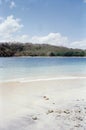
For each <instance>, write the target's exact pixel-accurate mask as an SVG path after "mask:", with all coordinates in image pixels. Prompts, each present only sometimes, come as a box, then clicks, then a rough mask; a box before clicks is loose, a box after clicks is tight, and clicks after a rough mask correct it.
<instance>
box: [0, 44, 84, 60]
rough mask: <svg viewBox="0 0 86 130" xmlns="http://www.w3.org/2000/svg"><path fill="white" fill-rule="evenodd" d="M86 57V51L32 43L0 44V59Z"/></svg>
mask: <svg viewBox="0 0 86 130" xmlns="http://www.w3.org/2000/svg"><path fill="white" fill-rule="evenodd" d="M12 56H86V50H81V49H72V48H67V47H62V46H52V45H48V44H32V43H25V44H23V43H0V57H12Z"/></svg>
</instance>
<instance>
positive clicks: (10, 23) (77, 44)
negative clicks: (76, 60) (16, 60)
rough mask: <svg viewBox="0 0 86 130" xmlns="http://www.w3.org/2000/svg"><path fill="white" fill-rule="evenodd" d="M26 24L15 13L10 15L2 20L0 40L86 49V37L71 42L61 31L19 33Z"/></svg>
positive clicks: (0, 23)
mask: <svg viewBox="0 0 86 130" xmlns="http://www.w3.org/2000/svg"><path fill="white" fill-rule="evenodd" d="M23 26H24V25H23V24H21V22H20V19H17V18H14V16H13V15H11V16H8V17H7V18H6V19H4V20H2V21H1V22H0V42H12V41H15V42H17V41H18V42H23V43H25V42H32V43H40V44H42V43H46V44H51V45H56V46H65V47H69V48H80V49H86V39H83V40H81V41H74V42H70V41H69V40H68V37H67V36H63V35H62V34H61V33H53V32H51V33H49V34H47V35H45V36H32V37H30V36H29V35H28V34H23V35H19V34H18V32H19V31H21V28H22V27H23Z"/></svg>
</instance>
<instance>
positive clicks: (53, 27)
mask: <svg viewBox="0 0 86 130" xmlns="http://www.w3.org/2000/svg"><path fill="white" fill-rule="evenodd" d="M9 41H10V42H11V41H14V42H23V43H25V42H32V43H40V44H42V43H47V44H51V45H57V46H66V47H72V48H81V49H86V0H0V42H9Z"/></svg>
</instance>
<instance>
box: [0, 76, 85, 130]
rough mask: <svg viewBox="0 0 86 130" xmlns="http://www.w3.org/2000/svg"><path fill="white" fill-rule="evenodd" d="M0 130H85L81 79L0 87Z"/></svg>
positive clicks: (1, 84) (83, 95)
mask: <svg viewBox="0 0 86 130" xmlns="http://www.w3.org/2000/svg"><path fill="white" fill-rule="evenodd" d="M0 130H86V81H85V79H83V78H82V79H80V78H77V79H66V80H65V79H62V80H45V81H44V80H43V81H36V82H26V83H25V82H22V83H20V82H7V83H0Z"/></svg>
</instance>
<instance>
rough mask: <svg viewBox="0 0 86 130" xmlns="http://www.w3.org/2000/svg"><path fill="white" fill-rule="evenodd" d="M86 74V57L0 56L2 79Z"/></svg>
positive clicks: (0, 74) (0, 75) (0, 79)
mask: <svg viewBox="0 0 86 130" xmlns="http://www.w3.org/2000/svg"><path fill="white" fill-rule="evenodd" d="M77 75H78V76H86V58H74V57H73V58H57V57H56V58H48V57H47V58H34V57H33V58H29V57H12V58H0V81H5V80H16V79H21V80H22V79H26V78H28V79H31V78H44V77H49V76H50V77H57V76H60V77H61V76H77Z"/></svg>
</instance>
